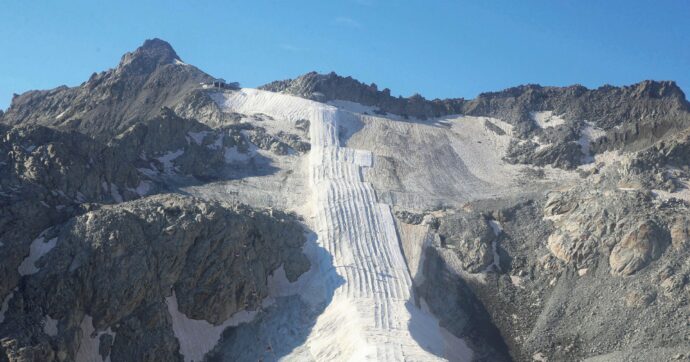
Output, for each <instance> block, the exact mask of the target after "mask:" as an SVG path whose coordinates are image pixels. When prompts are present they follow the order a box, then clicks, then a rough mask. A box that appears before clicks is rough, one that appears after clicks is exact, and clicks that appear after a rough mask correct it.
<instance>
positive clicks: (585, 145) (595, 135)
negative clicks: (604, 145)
mask: <svg viewBox="0 0 690 362" xmlns="http://www.w3.org/2000/svg"><path fill="white" fill-rule="evenodd" d="M586 124H587V126H585V127H584V128H583V129H582V131H580V139H578V140H577V143H578V144H579V145H580V149H581V150H582V155H583V156H582V162H583V163H590V162H593V161H594V157H592V156H591V155H590V154H589V152H590V144H591V143H592V142H594V141H596V140H597V139H599V138H601V137H604V136H605V135H606V131H604V130H603V129H601V128H598V127H596V126H594V124H593V123H592V122H586Z"/></svg>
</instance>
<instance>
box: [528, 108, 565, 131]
mask: <svg viewBox="0 0 690 362" xmlns="http://www.w3.org/2000/svg"><path fill="white" fill-rule="evenodd" d="M530 117H531V118H532V119H533V120H534V122H536V123H537V126H539V127H541V128H549V127H556V126H560V125H562V124H565V119H563V118H561V117H559V116H555V115H554V114H553V111H545V112H530Z"/></svg>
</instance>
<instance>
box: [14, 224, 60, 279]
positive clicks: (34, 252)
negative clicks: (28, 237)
mask: <svg viewBox="0 0 690 362" xmlns="http://www.w3.org/2000/svg"><path fill="white" fill-rule="evenodd" d="M44 233H45V231H44V232H43V233H41V236H39V237H38V238H36V239H35V240H34V241H32V242H31V246H30V247H29V256H27V257H26V258H25V259H24V261H22V263H21V264H19V268H17V270H18V271H19V274H20V275H31V274H34V273H36V272H38V270H39V269H38V268H37V267H36V261H38V259H40V258H41V257H42V256H43V255H46V254H47V253H48V252H49V251H50V250H52V249H53V248H54V247H55V245H56V244H57V238H52V239H50V240H48V241H44V240H45V238H44V237H43V234H44Z"/></svg>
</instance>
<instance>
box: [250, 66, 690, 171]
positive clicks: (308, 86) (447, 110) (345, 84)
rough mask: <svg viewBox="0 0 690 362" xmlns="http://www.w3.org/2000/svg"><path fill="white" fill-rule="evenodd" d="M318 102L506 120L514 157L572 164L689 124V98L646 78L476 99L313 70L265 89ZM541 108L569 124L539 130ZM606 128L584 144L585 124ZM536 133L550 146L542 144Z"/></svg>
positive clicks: (525, 89) (638, 145) (532, 88)
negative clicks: (407, 91)
mask: <svg viewBox="0 0 690 362" xmlns="http://www.w3.org/2000/svg"><path fill="white" fill-rule="evenodd" d="M261 88H263V89H266V90H270V91H274V92H285V93H289V94H294V95H297V96H301V97H305V98H309V99H313V100H317V101H331V100H347V101H352V102H357V103H361V104H364V105H367V106H372V107H375V108H376V109H377V110H376V112H378V113H380V114H386V113H393V114H397V115H402V116H404V117H414V118H418V119H421V120H425V119H428V118H436V117H441V116H446V115H452V114H464V115H470V116H486V117H494V118H499V119H502V120H504V121H506V122H509V123H510V124H512V125H513V126H514V128H513V130H514V135H515V136H517V137H518V138H519V139H521V140H522V141H521V142H517V141H516V142H515V143H514V144H513V145H511V148H510V150H509V152H508V154H507V155H506V160H507V161H509V162H511V163H521V164H533V165H536V166H545V165H552V166H555V167H559V168H565V169H573V168H575V167H577V166H579V165H581V164H582V163H584V162H586V161H585V160H586V159H587V157H588V156H591V154H594V153H598V152H603V151H606V150H613V149H621V148H625V149H627V150H639V149H643V148H645V147H647V146H650V145H651V144H653V143H654V142H656V141H658V140H659V139H662V138H664V137H665V136H667V135H669V134H671V133H672V132H673V131H679V130H682V129H684V128H686V127H688V126H690V104H689V103H688V101H687V100H686V99H685V95H684V93H683V92H682V90H681V89H680V88H679V87H678V86H677V85H676V84H675V83H674V82H670V81H663V82H656V81H644V82H641V83H638V84H634V85H631V86H625V87H613V86H602V87H599V88H597V89H587V88H585V87H583V86H580V85H575V86H570V87H542V86H539V85H525V86H519V87H514V88H509V89H506V90H503V91H500V92H490V93H482V94H480V95H479V96H478V97H477V98H475V99H471V100H465V99H462V98H453V99H434V100H427V99H425V98H424V97H422V96H421V95H418V94H416V95H413V96H411V97H409V98H403V97H393V96H391V92H390V90H389V89H387V88H386V89H384V90H381V91H379V90H378V87H377V86H376V84H373V83H372V84H371V85H367V84H364V83H361V82H359V81H357V80H355V79H353V78H351V77H341V76H339V75H337V74H335V73H333V72H332V73H329V74H318V73H315V72H311V73H307V74H305V75H302V76H300V77H298V78H296V79H288V80H284V81H276V82H272V83H269V84H266V85H264V86H263V87H261ZM535 112H553V114H555V115H558V116H559V117H561V118H563V119H564V120H565V121H566V122H565V124H562V125H559V126H557V127H549V128H548V129H543V128H540V127H539V125H538V124H537V122H535V120H534V116H533V114H534V113H535ZM588 125H591V126H592V127H596V128H597V129H600V130H601V131H602V132H604V133H605V134H604V135H603V137H600V138H597V139H596V140H587V139H584V140H583V141H581V142H579V143H582V142H585V143H590V142H591V143H592V144H591V145H587V146H586V147H585V148H586V149H584V150H583V147H582V145H581V144H579V143H578V141H579V140H581V139H582V137H583V132H584V130H585V128H586V126H588ZM535 137H537V138H539V139H541V140H542V141H543V142H544V143H545V144H548V145H549V146H550V147H547V148H543V147H539V144H537V143H535V142H534V141H533V140H534V138H535Z"/></svg>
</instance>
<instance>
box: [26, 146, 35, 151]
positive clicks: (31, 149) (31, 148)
mask: <svg viewBox="0 0 690 362" xmlns="http://www.w3.org/2000/svg"><path fill="white" fill-rule="evenodd" d="M35 149H36V145H31V146H26V147H24V150H25V151H26V152H33V151H34V150H35Z"/></svg>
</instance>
